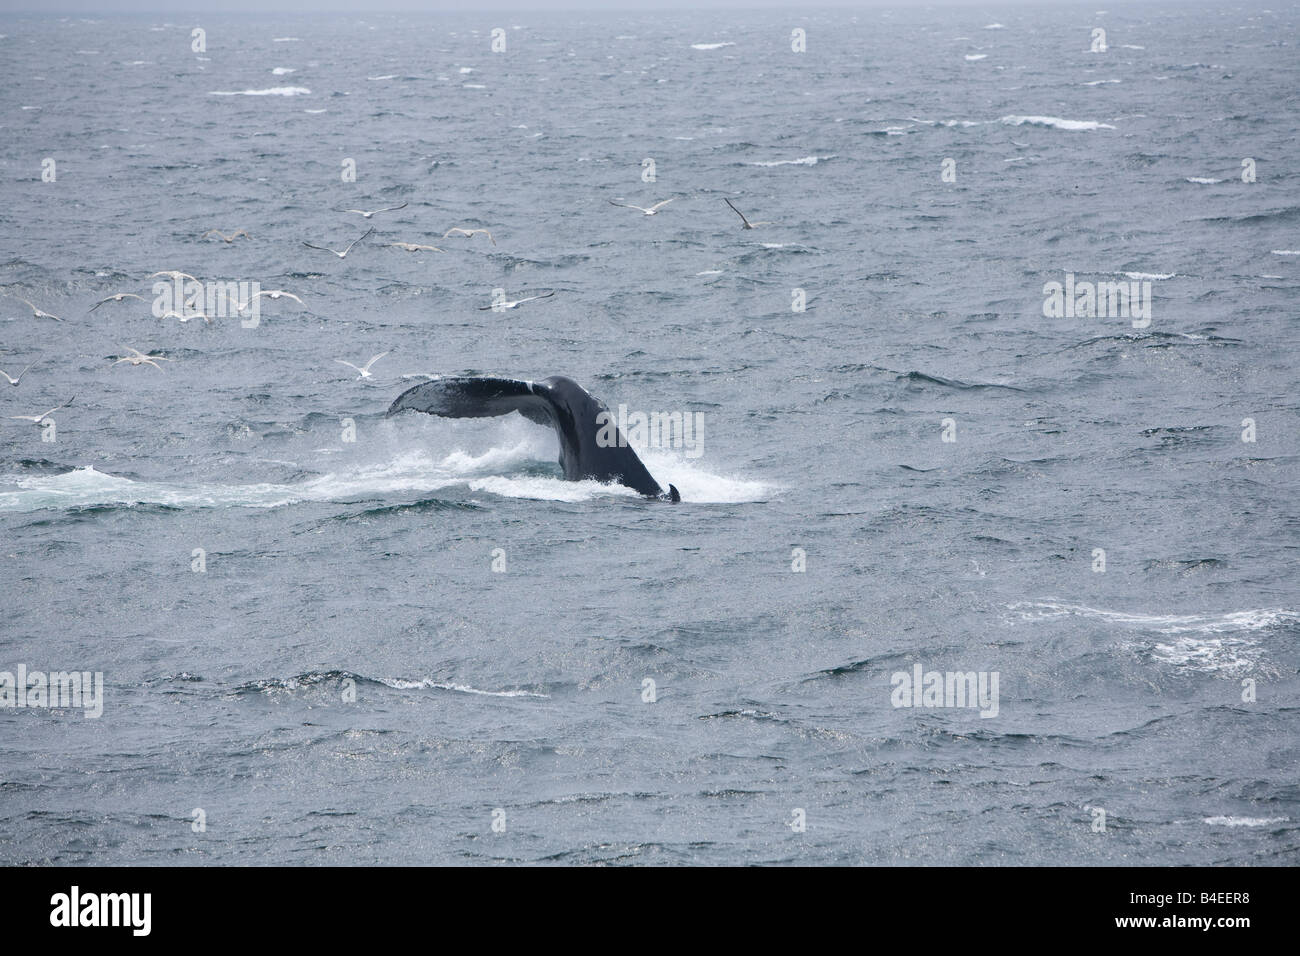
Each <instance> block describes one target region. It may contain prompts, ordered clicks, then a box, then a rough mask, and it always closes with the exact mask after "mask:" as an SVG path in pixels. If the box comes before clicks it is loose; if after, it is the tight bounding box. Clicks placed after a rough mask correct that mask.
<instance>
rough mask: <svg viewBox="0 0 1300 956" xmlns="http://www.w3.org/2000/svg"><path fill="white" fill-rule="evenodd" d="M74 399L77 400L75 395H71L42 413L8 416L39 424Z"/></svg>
mask: <svg viewBox="0 0 1300 956" xmlns="http://www.w3.org/2000/svg"><path fill="white" fill-rule="evenodd" d="M76 400H77V396H76V395H73V396H72V397H71V398H70V399H68V400H67V401H66V402H64V403H63V404H62V405H55V406H54V407H53V408H51V409H50V410H49V411H48V412H44V413H42V414H40V415H10V416H9V417H10V418H17V419H20V420H22V421H25V422H35V423H36V424H37V425H39V424H40V423H41V422H43V421H45V419H47V418H49V417H50V416H51V415H53V414H54V413H55V412H57V411H58V410H59V409H60V408H67V407H68V406H69V405H71V404H72V403H73V402H75V401H76Z"/></svg>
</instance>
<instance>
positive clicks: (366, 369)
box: [334, 352, 388, 381]
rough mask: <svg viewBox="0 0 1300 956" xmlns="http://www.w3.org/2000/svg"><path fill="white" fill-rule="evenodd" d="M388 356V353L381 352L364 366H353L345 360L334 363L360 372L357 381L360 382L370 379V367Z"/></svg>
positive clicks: (337, 360)
mask: <svg viewBox="0 0 1300 956" xmlns="http://www.w3.org/2000/svg"><path fill="white" fill-rule="evenodd" d="M387 354H388V353H387V352H380V353H379V354H378V355H373V356H371V358H370V361H369V362H367V363H366V364H365V365H364V366H359V365H353V364H352V363H351V362H345V361H343V359H335V360H334V361H336V362H338V363H339V364H340V365H346V366H347V367H348V368H350V369H354V370H356V371H358V372H360V373H361V374H360V375H358V376H357V379H358V381H359V380H361V379H363V378H370V366H372V365H374V364H375V363H376V362H378V361H379V360H380V359H381V358H383V357H384V356H385V355H387Z"/></svg>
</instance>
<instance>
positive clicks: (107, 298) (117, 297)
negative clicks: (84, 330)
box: [86, 292, 144, 315]
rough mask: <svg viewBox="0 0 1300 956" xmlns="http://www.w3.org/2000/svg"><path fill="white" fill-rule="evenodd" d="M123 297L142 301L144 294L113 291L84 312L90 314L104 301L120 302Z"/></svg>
mask: <svg viewBox="0 0 1300 956" xmlns="http://www.w3.org/2000/svg"><path fill="white" fill-rule="evenodd" d="M123 299H139V300H140V301H141V302H143V301H144V296H142V295H136V294H135V293H134V292H114V293H113V294H112V295H109V296H105V297H104V298H102V299H100V300H99V301H98V302H96V303H95V304H94V305H92V306H91V307H90V309H89V311H87V312H86V314H87V315H90V313H91V312H94V311H95V310H96V309H98V308H99V307H100V306H101V305H103V304H104V303H105V302H121V301H122V300H123Z"/></svg>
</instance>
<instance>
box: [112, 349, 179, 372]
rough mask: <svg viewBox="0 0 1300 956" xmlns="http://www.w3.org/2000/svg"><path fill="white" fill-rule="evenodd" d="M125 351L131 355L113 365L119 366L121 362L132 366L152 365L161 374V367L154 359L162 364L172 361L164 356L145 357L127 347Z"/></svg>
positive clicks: (138, 351) (137, 350)
mask: <svg viewBox="0 0 1300 956" xmlns="http://www.w3.org/2000/svg"><path fill="white" fill-rule="evenodd" d="M126 350H127V351H128V352H130V353H131V354H130V355H124V356H122V357H121V358H120V359H118V360H117V361H116V362H114V363H113V364H114V365H121V364H122V363H123V362H130V363H131V364H132V365H152V366H153V367H154V368H156V369H157V370H158V371H160V372H161V371H162V370H163V367H162V366H161V365H159V364H158V362H157V361H155V359H161V360H162V361H164V362H170V361H173V360H172V359H169V358H166V357H165V356H162V355H145V354H144V353H143V352H141V351H140V350H139V349H133V348H130V347H127V348H126Z"/></svg>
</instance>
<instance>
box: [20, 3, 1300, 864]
mask: <svg viewBox="0 0 1300 956" xmlns="http://www.w3.org/2000/svg"><path fill="white" fill-rule="evenodd" d="M1298 15H1300V10H1298V9H1297V6H1296V4H1295V3H1283V4H1268V5H1265V4H1204V5H1181V6H1176V5H1158V4H1153V5H1145V6H1144V5H1140V4H1138V5H1127V4H1126V5H1125V6H1124V8H1123V9H1122V10H1118V9H1117V10H1115V11H1112V12H1098V9H1097V8H1096V6H1095V5H1094V6H1062V7H1057V6H1055V5H1053V6H1052V7H1050V8H1048V9H1041V8H1035V7H1031V6H1027V5H1026V6H1011V7H1006V8H1002V7H996V6H995V7H993V8H990V9H989V10H980V11H972V10H968V9H942V8H940V9H931V10H896V11H887V10H863V11H858V12H854V11H848V10H838V11H827V12H815V11H805V10H800V11H795V12H789V13H782V12H779V11H766V12H762V13H753V14H746V13H735V12H728V13H688V12H684V11H678V12H671V13H661V14H648V13H647V14H628V13H624V14H599V13H582V14H558V13H549V14H542V13H538V14H527V15H524V14H518V15H511V16H506V15H502V14H496V13H483V14H479V15H475V14H457V15H447V16H439V17H434V16H430V17H427V18H420V17H396V16H382V15H375V16H371V17H350V18H338V19H320V20H276V19H273V18H266V19H255V18H252V19H237V18H227V19H220V18H214V19H210V20H202V21H199V22H198V23H189V22H185V23H180V22H165V21H163V20H161V19H151V18H147V17H141V18H121V19H101V20H89V19H87V20H80V19H57V18H44V19H42V18H26V19H24V18H17V17H12V16H10V17H4V18H0V131H2V135H0V181H2V182H3V196H4V202H3V203H2V204H0V225H2V226H3V229H0V284H2V285H3V292H4V293H5V294H4V297H3V298H0V367H2V368H3V369H4V370H5V371H6V372H8V373H9V374H10V375H17V374H18V372H19V371H21V370H22V369H23V368H24V367H26V366H27V365H28V364H29V363H31V362H36V363H37V364H36V365H35V367H33V368H32V369H31V370H30V371H28V372H27V373H26V375H25V376H24V377H23V378H22V381H21V383H20V385H19V386H18V387H17V388H11V387H9V386H8V385H6V384H3V383H0V434H2V435H3V444H2V445H0V541H2V542H3V544H2V546H0V588H2V590H3V608H4V613H3V623H0V671H6V672H16V670H17V668H18V667H19V666H20V665H21V666H23V667H25V668H27V670H28V671H43V672H50V671H86V672H92V673H93V672H100V673H102V675H103V681H104V689H103V699H102V714H101V715H100V716H98V717H88V716H86V715H85V714H84V713H83V712H82V710H79V709H77V708H76V707H61V708H51V707H49V706H45V707H41V706H25V707H16V706H15V707H6V708H0V862H3V863H7V864H30V863H38V864H74V863H75V864H128V863H129V864H178V863H180V864H245V863H289V864H427V863H439V864H491V863H548V864H554V863H560V864H573V863H631V864H675V863H692V864H705V865H715V864H742V863H772V864H786V863H796V864H963V865H966V864H1065V863H1068V864H1103V863H1104V864H1129V863H1143V864H1294V863H1295V862H1296V860H1297V853H1298V851H1300V782H1298V774H1300V735H1298V733H1297V715H1298V714H1300V710H1298V707H1297V693H1298V692H1300V680H1298V679H1297V667H1298V666H1300V648H1298V647H1297V639H1298V638H1300V586H1298V584H1297V582H1298V581H1300V575H1298V574H1297V563H1298V559H1300V551H1298V549H1297V543H1298V541H1300V517H1298V510H1300V469H1298V468H1297V461H1298V454H1300V440H1298V439H1297V425H1298V420H1297V410H1298V403H1297V399H1296V394H1295V393H1296V386H1297V374H1296V358H1295V356H1296V354H1297V346H1298V345H1300V341H1298V339H1300V334H1298V332H1300V325H1298V322H1297V306H1296V301H1297V291H1298V290H1300V271H1298V270H1300V159H1297V156H1296V151H1295V142H1296V137H1297V107H1300V83H1298V82H1297V74H1298V70H1297V65H1298V63H1297V57H1296V44H1297V40H1298V39H1300V37H1298V35H1297V18H1298ZM196 26H198V27H201V28H202V29H203V30H204V31H205V33H204V34H203V35H202V39H203V40H204V43H203V44H202V47H203V49H201V50H196V49H195V48H194V44H195V42H196V41H195V39H194V37H193V35H192V32H191V31H192V30H193V29H194V28H195V27H196ZM494 28H499V29H500V30H501V33H499V34H497V35H496V36H497V37H498V42H499V38H502V37H503V38H504V41H505V49H504V50H503V51H500V52H493V49H492V43H493V39H494V35H493V32H492V31H493V29H494ZM796 28H798V29H802V30H804V31H805V34H806V50H805V51H804V52H795V51H794V50H793V49H792V32H793V31H794V30H795V29H796ZM1097 28H1101V29H1103V30H1104V31H1105V39H1106V49H1105V50H1104V51H1102V50H1096V51H1094V50H1093V49H1092V46H1093V43H1094V39H1093V37H1094V33H1093V31H1094V30H1095V29H1097ZM47 160H52V161H53V166H52V167H51V166H50V165H49V164H48V163H47V162H46V161H47ZM645 160H653V177H651V176H650V169H649V167H648V166H647V165H646V164H645V163H644V161H645ZM946 160H952V162H951V163H946V162H945V161H946ZM1244 160H1250V161H1253V162H1251V163H1247V164H1245V165H1243V161H1244ZM349 163H350V164H351V165H352V166H354V167H355V181H345V177H344V173H345V171H346V170H347V169H348V168H349ZM1252 169H1253V172H1254V181H1253V182H1247V181H1245V179H1250V178H1251V177H1250V175H1249V174H1250V172H1251V171H1252ZM945 171H949V172H950V173H955V177H954V176H953V175H951V174H950V175H948V176H946V177H945ZM51 173H52V175H51ZM1243 174H1246V175H1245V177H1244V178H1243ZM651 179H652V180H653V181H649V180H651ZM51 180H52V181H51ZM949 180H951V181H949ZM724 197H725V198H730V199H731V200H732V202H734V203H735V204H736V206H737V207H738V208H739V209H740V210H742V211H743V212H744V213H745V215H746V216H748V218H749V219H751V220H756V221H757V220H766V221H770V224H768V225H763V226H759V227H757V228H755V229H753V230H744V229H742V228H740V226H741V222H740V220H739V217H737V216H736V215H735V214H734V213H733V212H732V211H731V210H730V209H728V208H727V206H726V205H725V204H724V202H723V199H724ZM669 198H671V199H672V200H673V202H672V203H670V204H669V205H667V206H665V207H663V208H662V209H660V210H659V212H658V213H657V214H656V215H655V216H653V217H647V216H643V215H642V214H641V213H639V212H637V211H635V210H633V209H627V208H616V207H614V206H611V205H610V202H611V201H613V202H623V203H633V204H636V205H640V206H646V207H649V206H650V205H651V204H652V203H656V202H659V201H661V200H664V199H669ZM403 203H404V204H405V206H403V208H401V209H397V210H392V211H389V212H380V213H377V214H375V215H374V216H373V217H372V218H370V219H368V220H367V219H363V218H362V217H361V216H360V215H358V214H356V213H349V212H346V211H345V210H347V209H350V208H360V209H363V210H375V209H380V208H382V207H390V206H398V205H400V204H403ZM371 226H373V227H374V229H375V232H374V233H373V234H371V235H369V236H368V237H367V238H366V239H364V240H363V241H361V242H359V243H357V245H356V246H355V247H354V248H353V249H352V251H351V253H350V254H349V255H348V256H347V257H346V258H337V257H335V256H333V255H330V254H329V253H328V252H322V251H319V250H315V249H311V248H308V247H306V246H304V245H303V243H304V241H307V242H312V243H316V244H320V245H326V246H329V247H330V248H333V249H336V250H342V249H343V248H344V246H345V245H347V244H348V243H349V242H351V241H352V240H353V239H356V238H357V237H359V236H361V235H362V234H363V233H365V231H366V229H367V228H369V227H371ZM452 227H465V228H486V229H488V230H490V231H491V234H492V238H491V240H489V239H488V237H487V236H484V235H474V236H472V237H469V238H466V237H464V236H455V235H453V236H450V237H447V238H445V239H444V238H443V235H444V233H445V232H446V231H447V230H449V229H451V228H452ZM209 229H221V230H223V231H225V232H226V233H227V234H228V233H230V232H232V231H234V230H236V229H244V230H246V231H247V232H248V233H249V236H247V237H238V238H236V239H234V240H233V241H231V242H230V243H226V242H223V241H221V240H219V239H218V238H215V237H211V236H209V237H207V238H202V236H203V234H204V233H205V232H206V231H207V230H209ZM393 242H412V243H418V244H429V245H434V246H437V247H438V248H440V249H442V250H444V251H442V252H433V251H417V252H411V253H408V252H405V251H402V250H400V249H397V248H394V247H391V246H389V245H387V244H388V243H393ZM161 270H181V271H183V272H185V273H187V274H190V275H193V276H195V277H196V278H197V279H199V280H202V281H204V282H208V281H235V282H258V283H260V286H261V288H262V289H265V290H270V289H284V290H287V291H289V292H291V293H293V294H295V295H296V296H298V297H299V298H300V299H301V300H302V304H299V303H297V302H294V301H291V300H289V299H287V298H282V299H280V300H278V301H274V300H269V299H262V300H260V302H261V315H260V321H259V323H258V324H257V325H256V326H255V327H247V325H248V323H244V322H241V321H240V320H239V318H238V317H234V316H229V315H228V316H225V317H214V319H213V321H211V322H210V323H209V322H205V321H203V320H201V319H192V320H190V321H186V322H181V321H178V320H177V319H176V318H166V319H163V318H158V317H156V315H155V314H154V313H155V311H156V310H155V308H154V298H155V291H154V288H153V283H154V281H156V280H154V279H151V278H150V274H151V273H153V272H156V271H161ZM1067 277H1070V278H1069V281H1072V282H1074V283H1076V284H1078V283H1089V282H1091V283H1097V282H1113V281H1124V282H1130V281H1132V282H1136V283H1138V288H1139V289H1141V288H1142V283H1149V286H1147V289H1148V290H1149V299H1146V300H1145V301H1147V302H1148V303H1149V305H1150V311H1149V322H1146V321H1145V320H1134V319H1132V318H1131V317H1129V316H1123V315H1114V314H1107V315H1075V314H1071V315H1056V316H1053V315H1048V314H1045V299H1046V298H1047V293H1045V291H1044V287H1045V285H1046V284H1048V283H1051V282H1061V283H1063V284H1064V283H1065V282H1067ZM496 289H501V290H503V294H504V295H506V296H507V297H508V298H509V299H511V300H514V299H520V298H523V297H526V296H531V295H541V294H544V293H548V292H554V293H555V294H554V296H551V297H549V298H545V299H539V300H536V301H531V302H525V303H523V304H522V305H520V306H519V307H517V308H515V309H511V310H509V311H492V310H490V309H488V310H485V309H484V307H485V306H488V305H489V304H490V303H491V302H492V300H493V295H494V291H493V290H496ZM795 290H803V293H802V294H803V297H804V299H805V303H806V307H805V308H804V309H803V311H796V310H795V308H794V305H795V304H796V299H797V297H798V296H799V293H798V292H796V291H795ZM117 292H131V293H134V294H137V295H140V296H142V297H143V299H142V300H135V299H125V300H123V301H121V302H111V301H110V302H108V303H106V304H105V305H103V306H100V307H99V308H96V309H95V310H94V311H93V312H89V311H88V310H89V309H90V308H91V307H92V306H94V305H95V303H96V302H97V301H98V300H99V299H101V298H103V297H104V296H107V295H110V294H112V293H117ZM23 299H26V300H30V301H31V302H32V303H34V304H35V305H36V306H37V307H39V308H40V309H42V310H45V311H48V312H50V313H53V314H54V315H57V316H60V317H61V318H62V321H61V322H59V321H54V320H53V319H49V318H42V317H38V316H36V315H35V314H34V313H33V311H32V309H31V308H29V307H28V306H27V305H25V304H24V303H23V301H21V300H23ZM1047 311H1050V310H1047ZM1135 323H1136V324H1135ZM127 349H138V350H140V351H141V352H142V353H146V354H155V355H158V356H160V357H161V358H164V359H166V360H167V361H159V362H158V365H160V366H161V368H155V367H153V366H151V365H131V364H127V363H118V362H117V361H116V360H117V359H119V358H121V357H122V356H124V355H126V354H128V353H127ZM384 352H386V353H387V354H386V355H385V356H384V357H383V358H381V359H380V360H379V361H377V362H376V363H375V364H374V365H373V367H372V369H371V371H372V373H373V374H372V375H371V377H369V378H359V377H358V376H357V374H356V373H355V372H353V371H351V370H350V369H348V368H346V367H345V366H343V365H341V364H338V360H346V361H348V362H352V363H354V364H357V365H362V364H364V362H365V361H366V360H367V359H369V358H370V356H372V355H376V354H379V353H384ZM464 374H498V375H507V376H511V377H520V378H528V379H538V378H542V377H545V376H548V375H553V374H566V375H569V376H572V377H573V378H574V379H576V380H577V381H579V382H580V383H582V384H583V385H585V386H586V387H587V388H588V389H589V390H590V391H591V392H592V393H593V394H595V395H597V396H598V397H599V398H601V399H602V400H604V401H605V402H607V403H608V404H609V406H610V407H611V408H617V407H618V406H619V405H626V406H627V408H628V410H629V411H630V412H636V411H642V412H646V413H652V412H664V413H673V412H676V413H682V414H690V415H692V416H696V415H697V414H698V417H697V418H695V419H693V420H697V421H699V422H702V429H703V430H702V431H701V432H698V433H697V435H696V438H697V439H698V444H697V445H696V446H694V447H693V448H684V447H671V446H669V447H656V448H651V449H648V450H647V451H646V452H645V453H644V454H643V456H642V457H643V459H644V460H645V462H646V464H647V466H648V467H649V469H650V471H651V472H652V474H654V475H655V477H656V478H657V479H658V480H659V481H660V482H662V483H665V484H666V483H668V482H672V483H673V484H675V485H676V486H677V487H678V488H679V489H680V490H681V493H682V497H683V501H682V503H681V504H679V505H676V506H673V505H670V504H667V503H664V502H656V501H646V500H642V499H641V498H639V497H638V496H636V495H635V494H633V493H631V492H629V491H628V490H627V489H625V488H621V487H618V486H613V487H609V486H603V485H600V484H598V483H596V482H577V483H574V482H566V481H564V480H562V477H561V474H560V471H559V468H558V465H557V464H556V461H555V458H556V448H557V446H556V441H555V438H554V436H552V435H551V434H550V433H548V432H547V431H546V430H545V429H542V428H538V427H536V426H534V425H532V424H531V423H529V422H527V421H525V420H524V419H522V418H520V417H519V416H518V415H511V416H509V417H507V418H497V419H491V418H486V419H466V420H445V419H437V418H433V417H429V416H423V415H418V414H409V413H408V414H406V415H402V416H397V417H394V418H391V419H386V418H385V415H384V413H385V411H386V409H387V407H388V405H389V403H390V402H391V401H392V399H393V398H394V397H395V396H396V395H397V394H399V393H400V391H401V390H403V389H405V388H407V387H410V386H411V385H413V384H416V383H418V382H420V381H423V380H424V378H425V376H429V375H464ZM68 399H73V401H72V404H71V405H70V406H68V407H66V408H63V409H60V410H58V411H56V412H54V414H53V416H52V418H53V421H54V430H53V432H51V431H50V426H48V425H43V426H40V427H38V426H37V425H36V424H34V423H33V422H31V421H22V420H18V419H12V418H10V417H9V416H11V415H24V414H26V415H37V414H39V413H40V412H42V411H44V410H45V409H47V408H50V407H52V406H55V405H58V404H60V403H63V402H65V401H67V400H68ZM1248 419H1249V420H1250V421H1249V422H1247V421H1246V420H1248ZM46 438H52V439H53V440H48V441H47V440H45V439H46ZM1244 438H1253V441H1249V440H1243V439H1244ZM946 439H952V440H946ZM798 568H802V569H801V570H797V569H798ZM918 667H919V668H920V670H921V673H922V674H923V675H924V674H926V673H929V672H939V673H940V674H944V673H947V672H954V673H962V674H965V673H974V674H975V675H978V679H980V680H983V681H984V685H983V686H984V687H985V689H986V690H989V691H991V690H992V686H993V685H992V684H991V683H990V682H991V681H992V680H993V677H994V675H996V679H997V684H996V688H997V693H996V699H995V700H990V701H988V703H990V704H992V706H984V707H970V706H936V705H935V704H936V703H938V702H936V701H933V700H930V701H927V700H926V699H925V698H922V699H921V700H920V701H917V703H919V704H920V705H921V706H916V707H907V706H895V705H896V704H899V703H900V702H902V703H905V702H906V701H905V700H903V699H902V698H901V696H900V691H901V687H902V684H901V681H902V680H903V679H904V678H906V679H910V678H911V675H913V674H915V673H916V668H918ZM896 675H901V676H896ZM923 679H924V678H923ZM2 690H3V677H2V676H0V691H2ZM0 702H3V698H2V697H0ZM944 703H956V702H955V701H951V700H949V701H944ZM981 714H987V716H981ZM196 811H201V812H196Z"/></svg>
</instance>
